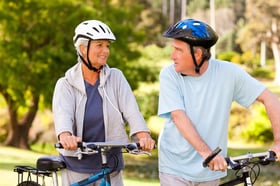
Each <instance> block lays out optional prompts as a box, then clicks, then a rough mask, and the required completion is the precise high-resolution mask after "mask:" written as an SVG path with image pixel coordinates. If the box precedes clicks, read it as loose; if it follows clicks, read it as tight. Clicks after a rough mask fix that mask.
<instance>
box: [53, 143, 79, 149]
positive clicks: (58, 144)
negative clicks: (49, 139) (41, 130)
mask: <svg viewBox="0 0 280 186" xmlns="http://www.w3.org/2000/svg"><path fill="white" fill-rule="evenodd" d="M54 147H55V148H56V149H63V148H64V147H63V145H62V144H61V143H56V144H54ZM78 147H79V148H82V147H83V143H82V142H78Z"/></svg>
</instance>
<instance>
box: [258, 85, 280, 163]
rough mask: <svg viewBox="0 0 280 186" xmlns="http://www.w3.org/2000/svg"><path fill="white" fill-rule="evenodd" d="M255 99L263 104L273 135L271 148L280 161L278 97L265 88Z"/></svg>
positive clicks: (279, 107)
mask: <svg viewBox="0 0 280 186" xmlns="http://www.w3.org/2000/svg"><path fill="white" fill-rule="evenodd" d="M257 101H260V102H261V103H263V104H264V106H265V109H266V112H267V115H268V117H269V120H270V122H271V126H272V131H273V136H274V145H273V147H272V148H271V150H273V151H274V152H276V155H277V159H278V161H280V101H279V99H278V97H277V96H276V95H275V94H273V93H272V92H271V91H269V90H268V89H265V90H264V91H263V92H262V93H261V94H260V96H259V97H258V98H257Z"/></svg>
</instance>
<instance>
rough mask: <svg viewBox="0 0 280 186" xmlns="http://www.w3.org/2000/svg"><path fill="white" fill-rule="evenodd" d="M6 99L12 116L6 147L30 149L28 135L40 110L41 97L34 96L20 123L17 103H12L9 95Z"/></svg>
mask: <svg viewBox="0 0 280 186" xmlns="http://www.w3.org/2000/svg"><path fill="white" fill-rule="evenodd" d="M4 97H5V99H6V101H7V103H8V108H9V116H10V125H9V131H8V137H7V139H6V141H5V142H4V145H7V146H13V147H18V148H21V149H30V146H29V143H28V133H29V129H30V128H31V126H32V122H33V120H34V118H35V116H36V113H37V110H38V103H39V96H38V95H36V96H33V99H32V100H31V104H30V105H29V107H28V111H27V112H26V113H25V115H24V116H23V117H22V119H21V120H20V121H19V120H18V107H16V106H15V104H16V103H15V102H13V101H11V100H10V99H9V97H7V95H4Z"/></svg>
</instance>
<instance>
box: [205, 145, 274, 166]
mask: <svg viewBox="0 0 280 186" xmlns="http://www.w3.org/2000/svg"><path fill="white" fill-rule="evenodd" d="M220 151H221V149H220V148H219V147H217V148H216V149H215V150H214V151H213V152H212V153H211V154H210V155H209V156H208V157H207V158H206V159H205V160H204V161H203V163H202V165H203V167H207V166H208V163H209V162H210V161H211V160H212V159H213V158H214V157H215V156H216V155H217V154H219V152H220ZM225 160H226V162H227V164H228V169H233V170H238V169H241V168H242V167H244V166H247V165H248V164H250V163H259V164H261V165H267V164H269V163H270V162H274V161H276V153H275V152H273V151H266V152H259V153H247V154H245V155H240V156H235V157H225Z"/></svg>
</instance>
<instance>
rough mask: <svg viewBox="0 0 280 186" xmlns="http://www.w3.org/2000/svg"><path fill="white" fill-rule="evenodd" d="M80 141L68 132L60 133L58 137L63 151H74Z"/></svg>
mask: <svg viewBox="0 0 280 186" xmlns="http://www.w3.org/2000/svg"><path fill="white" fill-rule="evenodd" d="M81 141H82V139H81V138H79V137H77V136H73V135H72V134H71V133H70V132H62V133H60V135H59V142H60V144H61V145H62V146H63V148H64V149H65V150H76V149H77V148H78V142H81Z"/></svg>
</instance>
